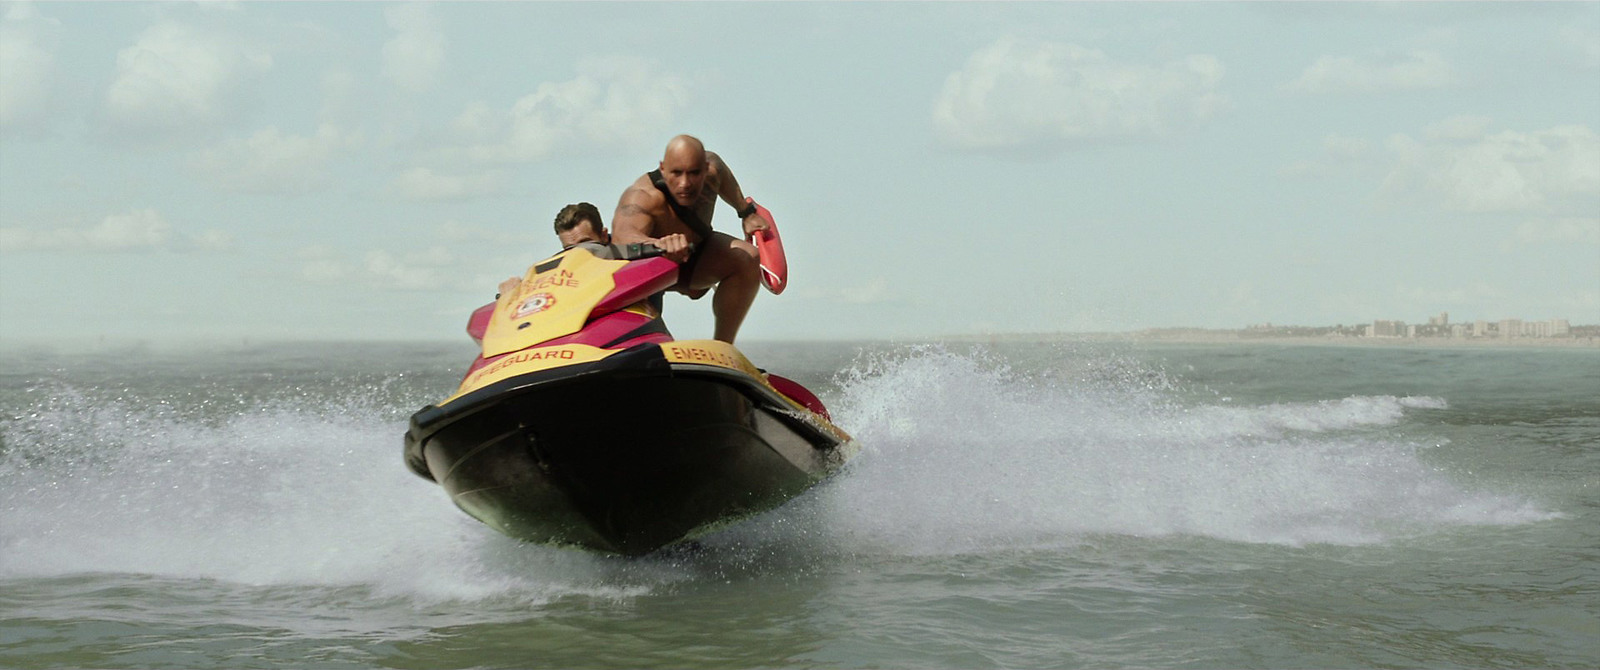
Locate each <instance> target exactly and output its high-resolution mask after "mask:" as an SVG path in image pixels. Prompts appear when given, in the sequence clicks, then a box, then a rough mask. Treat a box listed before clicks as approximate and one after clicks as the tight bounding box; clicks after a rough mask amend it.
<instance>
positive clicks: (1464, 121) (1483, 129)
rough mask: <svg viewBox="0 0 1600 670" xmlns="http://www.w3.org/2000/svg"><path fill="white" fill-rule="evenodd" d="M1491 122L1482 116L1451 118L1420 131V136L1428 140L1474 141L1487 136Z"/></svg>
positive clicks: (1431, 124) (1429, 125)
mask: <svg viewBox="0 0 1600 670" xmlns="http://www.w3.org/2000/svg"><path fill="white" fill-rule="evenodd" d="M1490 123H1492V120H1491V119H1489V118H1488V117H1483V116H1452V117H1450V118H1448V119H1445V120H1443V121H1439V122H1437V123H1430V124H1428V125H1427V126H1426V127H1424V128H1423V129H1422V136H1423V137H1426V138H1428V139H1430V140H1447V141H1475V140H1481V139H1483V138H1484V136H1485V135H1488V134H1489V125H1490Z"/></svg>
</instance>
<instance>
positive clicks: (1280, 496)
mask: <svg viewBox="0 0 1600 670" xmlns="http://www.w3.org/2000/svg"><path fill="white" fill-rule="evenodd" d="M1060 365H1065V366H1068V367H1072V366H1078V367H1083V366H1085V365H1086V362H1085V361H1063V362H1060ZM1132 368H1133V369H1130V364H1129V363H1128V362H1126V361H1116V360H1104V359H1097V360H1093V361H1088V362H1087V368H1085V369H1084V370H1080V371H1079V374H1056V375H1040V374H1033V375H1029V376H1024V375H1021V374H1019V373H1016V372H1014V371H1012V370H1011V369H1009V368H1007V367H1006V366H1004V365H1001V364H998V363H997V362H995V361H992V360H988V359H987V358H986V357H985V356H982V355H967V354H955V353H951V352H948V351H945V350H943V349H939V348H925V349H916V350H909V351H902V352H898V353H895V354H891V355H887V356H880V357H877V358H872V359H868V360H864V361H861V362H858V364H857V366H856V367H855V371H854V372H853V373H852V374H850V375H847V377H848V378H847V379H846V380H845V381H844V384H843V386H844V388H843V398H842V399H839V400H835V401H834V404H835V405H837V407H836V408H835V410H834V414H835V417H836V418H837V420H838V421H839V422H840V423H841V424H842V425H845V426H849V427H851V428H852V429H853V430H854V432H855V436H856V437H857V438H858V439H859V441H860V442H861V443H862V445H863V447H864V450H863V453H862V455H861V457H860V458H859V459H858V461H857V462H856V463H855V464H854V466H853V468H852V470H851V471H850V472H849V474H848V475H847V476H846V477H843V478H840V479H839V480H838V481H836V482H834V483H833V484H832V485H830V486H828V487H826V488H825V489H823V490H822V491H821V492H820V495H819V496H818V498H817V499H816V500H814V501H809V504H811V505H813V506H815V508H814V509H813V510H812V513H813V514H818V515H821V516H822V517H823V520H822V521H821V522H819V526H820V527H823V528H826V529H828V532H830V533H832V534H833V535H834V536H835V537H836V539H837V540H838V541H840V542H842V543H845V544H846V545H848V546H854V547H863V548H868V547H870V548H881V549H884V550H888V551H913V552H921V551H934V552H940V551H970V550H975V549H978V548H982V547H993V546H996V545H1029V544H1036V543H1047V544H1048V543H1058V542H1061V541H1065V540H1068V539H1070V538H1072V537H1074V536H1082V535H1084V534H1091V533H1110V534H1125V535H1136V536H1165V535H1177V534H1185V535H1198V536H1207V537H1215V538H1221V539H1227V540H1238V541H1246V542H1267V543H1284V544H1303V543H1340V544H1357V543H1368V542H1374V541H1381V540H1385V539H1388V538H1393V537H1396V536H1401V535H1406V534H1411V533H1416V532H1426V531H1427V530H1430V529H1437V528H1439V527H1443V526H1448V525H1456V524H1510V523H1520V522H1526V521H1531V520H1537V519H1543V518H1548V517H1549V516H1550V515H1549V514H1548V513H1546V512H1544V511H1541V510H1539V509H1538V508H1537V506H1535V505H1533V504H1532V503H1530V502H1528V501H1525V500H1521V499H1517V498H1513V497H1507V496H1502V495H1497V494H1493V493H1486V492H1477V491H1472V490H1470V489H1469V488H1467V487H1465V486H1463V485H1462V484H1460V483H1457V482H1456V481H1454V480H1453V479H1452V478H1451V477H1450V476H1449V475H1448V474H1447V473H1445V472H1442V471H1440V470H1439V469H1438V468H1436V467H1434V466H1431V465H1429V464H1428V463H1427V462H1425V461H1424V460H1423V459H1422V458H1421V457H1420V456H1419V449H1418V448H1417V446H1416V445H1414V444H1412V443H1411V442H1409V441H1407V440H1406V439H1405V438H1403V437H1400V436H1399V435H1398V434H1396V433H1395V432H1394V431H1393V430H1392V427H1394V426H1396V425H1397V424H1399V423H1401V422H1402V421H1403V420H1404V419H1405V417H1406V415H1407V413H1409V412H1416V411H1428V410H1434V409H1442V408H1445V407H1447V403H1446V402H1445V401H1444V400H1443V399H1440V398H1431V397H1405V398H1397V397H1392V396H1358V397H1350V398H1343V399H1337V400H1327V401H1321V402H1311V403H1285V404H1270V405H1260V406H1233V405H1231V404H1227V403H1223V404H1193V403H1185V402H1179V401H1178V400H1177V399H1176V397H1177V396H1176V395H1175V394H1174V393H1173V392H1172V389H1171V388H1170V386H1169V384H1168V382H1167V381H1166V380H1165V378H1164V376H1162V375H1160V374H1155V373H1149V372H1148V371H1144V372H1141V371H1140V370H1138V369H1137V366H1132ZM1108 369H1109V370H1108Z"/></svg>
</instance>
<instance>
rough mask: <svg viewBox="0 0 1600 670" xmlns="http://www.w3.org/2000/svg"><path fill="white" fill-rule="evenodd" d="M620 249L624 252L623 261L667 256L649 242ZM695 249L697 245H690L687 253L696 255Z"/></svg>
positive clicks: (628, 245) (624, 246)
mask: <svg viewBox="0 0 1600 670" xmlns="http://www.w3.org/2000/svg"><path fill="white" fill-rule="evenodd" d="M619 247H620V248H621V251H622V260H625V261H636V260H641V259H645V258H655V257H657V256H662V255H665V254H666V253H667V252H665V251H662V250H661V247H658V246H656V245H654V244H650V243H649V242H634V243H633V244H623V245H619ZM694 247H695V245H693V244H690V245H689V247H688V249H687V251H688V252H689V254H690V255H693V254H694Z"/></svg>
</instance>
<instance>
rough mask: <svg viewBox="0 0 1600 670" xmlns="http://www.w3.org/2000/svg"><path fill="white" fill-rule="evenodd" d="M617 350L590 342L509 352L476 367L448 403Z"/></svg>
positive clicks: (448, 399) (446, 400)
mask: <svg viewBox="0 0 1600 670" xmlns="http://www.w3.org/2000/svg"><path fill="white" fill-rule="evenodd" d="M614 353H617V352H615V351H609V350H606V349H601V348H599V347H591V346H589V345H587V344H563V345H559V346H554V347H540V348H537V349H528V350H525V351H518V352H516V353H512V354H507V355H505V356H502V357H500V358H499V359H496V360H495V361H494V362H492V363H489V364H488V365H485V366H483V367H481V368H478V369H476V370H473V371H472V374H469V375H467V378H466V379H463V380H461V387H460V388H459V389H457V390H456V394H455V395H453V396H450V397H449V398H447V399H445V401H444V402H450V401H451V400H455V399H456V398H459V397H461V396H463V395H466V394H467V393H471V392H472V391H476V390H478V389H480V388H483V387H485V386H488V385H490V384H493V383H495V382H499V381H503V380H506V379H510V378H512V377H515V376H517V375H525V374H528V373H530V372H538V371H540V370H549V369H551V368H558V367H561V366H564V365H572V364H574V363H589V362H593V361H598V360H600V359H602V358H605V357H607V356H610V355H611V354H614Z"/></svg>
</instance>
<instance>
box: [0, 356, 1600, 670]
mask: <svg viewBox="0 0 1600 670" xmlns="http://www.w3.org/2000/svg"><path fill="white" fill-rule="evenodd" d="M744 349H745V351H746V353H747V354H749V355H750V356H751V358H752V359H753V360H755V361H756V362H757V364H759V365H761V366H762V367H765V368H768V369H770V370H772V371H774V372H779V373H781V374H784V375H786V376H790V377H792V378H794V379H796V380H798V381H800V382H802V383H804V384H806V385H807V386H810V387H811V388H812V389H813V390H815V391H817V392H818V394H819V395H820V396H821V398H822V399H823V401H824V402H826V403H827V404H828V405H829V407H830V409H831V410H832V412H833V415H834V417H835V420H836V422H837V423H839V424H840V425H841V426H843V427H844V428H845V429H847V430H849V431H850V432H852V433H853V434H854V435H855V437H856V438H857V440H858V441H859V442H860V444H861V447H862V451H861V453H860V455H859V456H858V457H857V459H856V460H855V461H854V462H853V463H852V464H851V465H850V466H849V467H848V468H846V470H845V471H844V472H843V473H842V474H841V475H839V476H838V477H836V478H834V479H832V480H830V481H829V482H826V483H824V484H823V485H821V486H820V487H818V488H816V489H813V490H812V491H811V492H809V493H807V494H806V495H804V496H802V497H801V498H799V499H796V500H794V501H792V502H791V503H790V504H788V505H786V506H784V507H782V508H780V509H778V510H776V511H774V512H771V513H768V514H766V515H763V516H760V517H757V518H755V519H752V520H750V521H748V522H746V523H743V524H740V525H737V526H734V527H732V528H729V529H727V530H725V531H723V532H720V533H717V534H715V535H712V536H709V537H707V538H705V539H704V540H703V541H702V542H701V543H700V544H699V545H698V546H696V547H692V548H685V549H678V550H671V551H667V552H663V553H660V554H657V555H652V556H648V557H644V558H641V559H622V558H615V557H605V556H597V555H591V554H587V553H582V552H578V551H572V550H563V549H552V548H547V547H540V546H531V545H525V544H519V543H517V542H514V541H512V540H510V539H507V538H504V537H502V536H499V535H497V534H495V533H494V532H493V531H492V530H490V529H488V528H487V527H485V526H483V525H481V524H479V523H477V522H476V521H474V520H472V519H471V518H469V517H467V516H466V515H465V514H463V513H461V512H460V511H458V510H456V509H455V508H454V507H452V506H451V504H450V502H449V500H448V498H446V497H445V495H444V494H443V492H441V491H440V490H439V489H438V487H437V486H435V485H433V484H431V483H429V482H426V481H424V480H422V479H419V478H417V477H415V476H413V475H411V474H410V473H409V472H408V471H407V470H406V469H405V467H404V465H403V463H402V461H401V435H402V433H403V432H404V428H405V421H406V418H407V417H408V416H409V414H410V413H411V412H412V411H415V410H416V409H418V408H419V407H421V406H422V405H424V404H427V403H429V402H434V401H437V400H438V399H440V398H442V397H444V396H445V395H448V393H449V392H450V391H451V390H452V389H453V387H454V385H455V383H456V381H458V380H459V378H460V375H461V373H462V371H463V370H464V368H465V365H466V363H467V362H468V361H469V359H470V358H471V351H470V349H468V348H467V347H465V346H463V345H460V344H440V345H414V344H370V345H361V344H325V345H264V346H256V347H241V348H238V349H235V350H228V351H208V352H201V353H184V352H177V351H171V350H155V349H148V348H129V349H108V350H100V351H96V352H91V353H67V352H63V351H57V350H50V349H43V348H31V349H30V348H18V347H13V348H11V349H8V350H5V351H3V352H0V667H7V668H49V667H105V668H124V667H163V668H190V667H192V668H258V667H260V668H268V667H295V668H300V667H318V668H344V667H349V668H497V667H696V668H713V667H805V668H812V667H821V668H895V667H908V668H909V667H952V668H957V667H959V668H988V667H1007V668H1073V667H1096V668H1099V667H1192V668H1216V667H1259V668H1313V667H1316V668H1320V667H1386V668H1448V667H1471V668H1480V667H1591V666H1594V665H1596V664H1597V663H1600V351H1595V350H1592V349H1591V350H1577V349H1572V350H1567V349H1556V350H1529V349H1478V348H1473V349H1422V348H1370V347H1332V346H1327V347H1324V346H1277V345H1271V344H1258V345H1244V344H1229V345H1176V344H1172V345H1151V344H1137V343H1088V342H1073V341H1062V342H1009V343H999V344H986V345H978V344H970V343H953V342H952V343H943V344H939V343H935V344H917V345H912V344H885V343H798V344H785V343H760V342H757V343H750V344H748V345H746V346H744Z"/></svg>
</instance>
